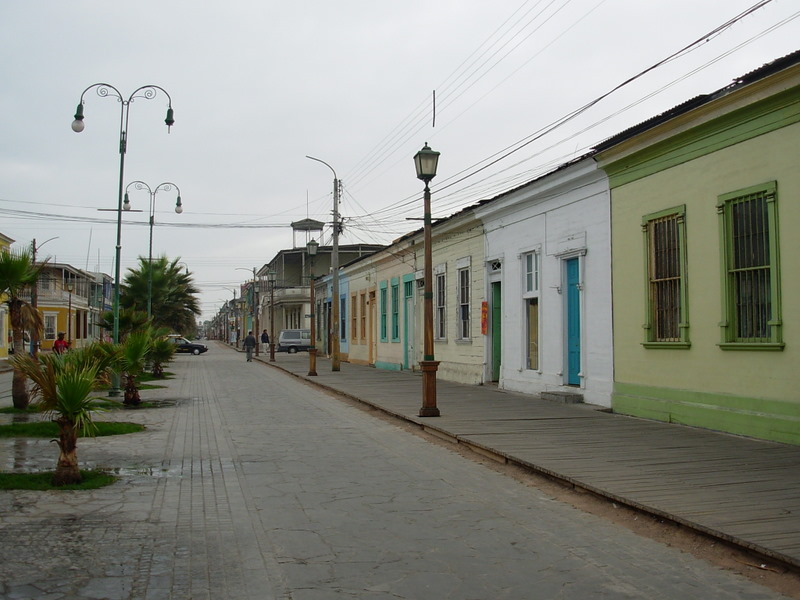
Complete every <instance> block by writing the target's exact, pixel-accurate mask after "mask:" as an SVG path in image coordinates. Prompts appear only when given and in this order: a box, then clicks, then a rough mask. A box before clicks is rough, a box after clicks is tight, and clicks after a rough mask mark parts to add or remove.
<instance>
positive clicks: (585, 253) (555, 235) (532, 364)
mask: <svg viewBox="0 0 800 600" xmlns="http://www.w3.org/2000/svg"><path fill="white" fill-rule="evenodd" d="M609 202H610V201H609V187H608V179H607V177H606V176H605V174H604V173H603V172H602V171H600V170H599V169H598V168H597V165H596V163H595V161H594V160H593V159H592V158H587V157H584V158H581V159H577V160H575V161H573V162H571V163H568V164H566V165H563V166H562V167H560V168H559V169H557V170H556V171H553V172H552V173H549V174H548V175H545V176H543V177H541V178H539V179H537V180H535V181H532V182H530V183H528V184H525V185H523V186H521V187H519V188H517V189H515V190H511V191H509V192H506V193H504V194H502V195H500V196H498V197H496V198H494V199H492V200H490V201H487V202H486V203H484V204H483V205H482V206H480V207H478V208H476V209H475V215H476V217H478V218H479V219H480V220H482V221H483V224H484V229H485V232H486V233H485V243H486V265H485V269H486V298H487V305H486V306H485V308H484V314H485V318H484V327H485V328H486V330H487V331H486V333H487V334H488V337H487V344H486V367H485V368H486V373H485V379H486V380H487V381H497V382H498V385H499V386H500V387H501V388H504V389H508V390H513V391H519V392H525V393H532V394H537V393H542V392H573V393H579V394H581V395H582V396H583V399H584V401H586V402H589V403H592V404H599V405H602V406H606V407H610V406H611V391H612V382H613V356H612V323H611V275H610V273H611V245H610V203H609ZM620 251H624V249H620Z"/></svg>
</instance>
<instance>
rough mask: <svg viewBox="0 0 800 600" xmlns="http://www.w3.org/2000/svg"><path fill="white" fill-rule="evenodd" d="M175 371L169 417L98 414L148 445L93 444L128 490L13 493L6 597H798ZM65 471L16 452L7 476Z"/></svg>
mask: <svg viewBox="0 0 800 600" xmlns="http://www.w3.org/2000/svg"><path fill="white" fill-rule="evenodd" d="M171 370H172V371H174V372H175V373H176V377H175V379H174V380H171V381H170V382H169V383H168V387H167V388H165V389H163V390H155V391H147V392H145V393H144V394H143V395H144V397H145V399H148V400H149V399H154V400H160V401H163V402H164V407H162V408H154V409H146V410H139V411H116V412H113V413H105V414H104V415H102V417H101V418H104V419H115V420H131V421H137V422H142V423H144V424H145V425H146V426H147V430H146V431H145V432H143V433H139V434H131V435H126V436H115V437H111V438H97V439H89V440H81V441H80V443H79V448H78V455H79V459H80V460H81V462H82V463H83V465H84V466H93V467H102V468H107V469H111V470H115V471H116V472H118V473H119V474H120V478H121V479H120V481H119V482H118V483H116V484H114V485H112V486H109V487H106V488H103V489H100V490H96V491H91V492H47V493H40V492H20V491H17V492H0V515H1V516H0V535H2V539H3V548H4V551H3V560H2V561H0V565H1V566H0V580H2V584H0V585H1V586H2V587H0V596H2V597H3V598H9V599H12V598H14V599H16V598H19V599H23V598H26V599H27V598H43V599H44V598H46V599H47V600H72V599H75V600H77V599H96V600H100V599H109V600H123V599H124V600H128V599H130V600H133V599H137V600H138V599H147V600H154V599H162V598H163V599H166V598H174V599H186V600H189V599H191V600H201V599H209V600H210V599H212V598H213V599H220V598H231V599H237V600H238V599H252V600H257V599H258V600H264V599H270V598H282V599H289V598H291V599H294V600H317V599H320V600H321V599H328V598H333V597H345V598H348V597H349V598H359V599H364V598H366V599H375V600H378V599H398V598H408V599H423V598H451V599H476V600H477V599H487V598H492V599H502V598H508V599H518V598H548V599H550V598H576V599H577V598H581V599H583V598H609V599H612V598H613V599H616V598H648V599H676V600H677V599H680V600H686V599H687V598H703V599H715V598H731V599H734V598H736V599H741V598H753V599H755V598H764V599H769V598H779V597H781V596H779V595H777V594H775V593H773V592H770V591H769V590H767V589H765V588H762V587H760V586H758V585H757V584H754V583H753V582H750V581H748V580H745V579H743V578H741V577H739V576H736V575H733V574H731V573H727V572H724V571H722V570H720V569H717V568H715V567H713V566H710V565H708V564H705V563H703V562H701V561H698V560H697V559H695V558H694V557H692V556H691V555H688V554H684V553H681V552H679V551H677V550H675V549H672V548H669V547H666V546H663V545H660V544H658V543H656V542H654V541H651V540H648V539H644V538H641V537H638V536H636V535H634V534H633V533H631V532H629V531H627V530H625V529H622V528H620V527H618V526H615V525H613V524H611V523H609V522H606V521H604V520H602V519H600V518H597V517H594V516H592V515H589V514H587V513H583V512H581V511H579V510H577V509H575V508H572V507H570V506H568V505H565V504H563V503H561V502H558V501H555V500H554V499H552V498H551V497H549V496H548V495H547V494H545V493H543V492H541V491H539V490H537V489H536V488H534V487H530V486H526V485H523V484H522V483H520V482H518V481H516V480H514V479H511V478H508V477H506V476H504V475H502V474H500V473H497V472H495V471H492V470H490V469H487V468H485V467H484V466H482V465H480V464H478V463H475V462H473V461H469V460H466V459H464V458H463V457H461V456H459V455H458V454H457V453H455V452H452V451H451V450H449V449H447V448H446V447H442V446H440V445H437V444H433V443H431V442H428V441H426V440H425V439H424V438H421V437H419V436H415V435H410V434H409V433H408V432H405V431H403V430H402V429H400V428H398V427H396V426H395V425H394V424H392V423H391V422H388V421H386V420H381V419H376V418H374V417H372V416H371V415H369V414H368V413H366V412H365V411H362V410H359V409H357V408H354V407H353V406H351V405H349V404H347V403H343V402H341V401H339V400H337V399H336V398H334V397H332V396H330V395H329V394H327V393H326V392H323V391H320V390H318V389H315V388H313V387H311V386H309V385H307V384H306V383H304V382H302V381H298V380H297V379H295V378H293V377H291V376H289V375H287V374H285V373H283V372H281V371H279V370H277V369H273V368H269V367H268V366H266V365H264V364H262V363H259V362H253V363H246V362H245V358H244V355H243V354H238V353H236V352H233V351H232V350H229V349H226V348H224V347H222V346H218V345H212V348H211V350H210V351H209V352H208V353H207V354H206V355H202V356H199V357H194V356H180V357H178V358H177V360H176V361H175V363H174V364H173V365H172V366H171ZM7 376H8V375H7V374H4V375H3V377H7ZM9 403H10V401H9ZM55 457H56V453H55V449H54V447H53V446H52V445H50V444H48V443H47V442H46V441H36V442H32V441H29V440H5V441H3V442H2V450H1V451H0V460H1V461H2V465H3V469H4V470H10V469H11V468H13V467H14V466H17V467H23V466H25V467H42V468H52V464H53V462H54V461H55Z"/></svg>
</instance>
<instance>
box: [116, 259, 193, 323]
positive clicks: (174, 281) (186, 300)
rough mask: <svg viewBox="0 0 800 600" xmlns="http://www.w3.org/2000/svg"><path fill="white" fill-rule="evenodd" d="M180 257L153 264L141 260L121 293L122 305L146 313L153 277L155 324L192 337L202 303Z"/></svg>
mask: <svg viewBox="0 0 800 600" xmlns="http://www.w3.org/2000/svg"><path fill="white" fill-rule="evenodd" d="M179 261H180V258H176V259H175V260H173V261H169V259H168V258H167V257H166V256H161V257H159V258H154V259H153V261H152V262H148V260H147V259H146V258H144V257H139V268H138V269H130V270H129V271H128V273H127V275H126V276H125V281H124V284H123V286H122V289H121V293H120V306H122V307H124V308H132V309H136V310H140V311H146V310H147V296H148V281H149V278H150V277H151V276H152V301H151V314H152V319H153V325H154V326H156V327H168V328H169V329H170V331H175V332H177V333H180V334H190V333H191V332H193V331H194V328H195V316H196V315H199V314H200V304H199V302H198V300H197V296H196V294H198V293H199V290H198V289H197V288H196V287H195V286H194V282H193V281H192V276H191V273H189V272H188V271H184V269H182V268H181V267H180V266H179V264H178V263H179ZM151 274H152V275H151Z"/></svg>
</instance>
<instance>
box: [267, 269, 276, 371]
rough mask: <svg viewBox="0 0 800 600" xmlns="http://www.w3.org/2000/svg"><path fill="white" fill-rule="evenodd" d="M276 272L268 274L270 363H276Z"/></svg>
mask: <svg viewBox="0 0 800 600" xmlns="http://www.w3.org/2000/svg"><path fill="white" fill-rule="evenodd" d="M277 277H278V274H277V273H276V272H275V271H268V272H267V281H269V362H275V280H276V279H277Z"/></svg>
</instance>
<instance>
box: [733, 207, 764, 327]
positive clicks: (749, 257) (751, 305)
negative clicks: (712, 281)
mask: <svg viewBox="0 0 800 600" xmlns="http://www.w3.org/2000/svg"><path fill="white" fill-rule="evenodd" d="M731 213H732V226H733V231H732V236H731V237H732V240H731V241H732V246H733V247H732V251H733V252H732V253H733V264H732V265H731V268H730V271H729V274H730V278H731V284H732V287H733V297H734V303H735V316H736V324H735V331H736V338H737V339H739V340H741V341H759V340H762V339H765V338H769V325H768V323H769V320H770V317H771V314H772V305H771V301H770V276H769V275H770V274H769V226H768V219H767V202H766V199H765V198H764V195H763V194H753V195H749V196H745V197H743V198H740V199H738V200H736V201H734V202H732V203H731Z"/></svg>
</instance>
